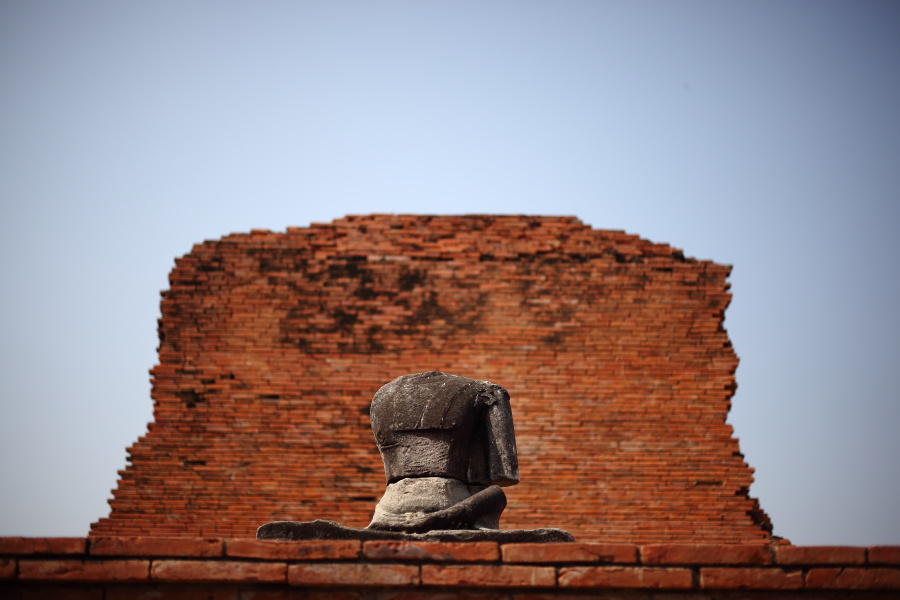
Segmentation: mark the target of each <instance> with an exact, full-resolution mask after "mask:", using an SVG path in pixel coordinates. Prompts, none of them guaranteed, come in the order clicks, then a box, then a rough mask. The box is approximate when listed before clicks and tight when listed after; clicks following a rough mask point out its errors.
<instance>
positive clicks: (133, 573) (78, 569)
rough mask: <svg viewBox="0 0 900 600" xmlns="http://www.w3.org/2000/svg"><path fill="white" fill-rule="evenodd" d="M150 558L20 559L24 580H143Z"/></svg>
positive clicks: (20, 569)
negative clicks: (86, 559) (89, 559)
mask: <svg viewBox="0 0 900 600" xmlns="http://www.w3.org/2000/svg"><path fill="white" fill-rule="evenodd" d="M149 572H150V561H149V560H91V561H84V560H20V561H19V579H20V580H23V581H72V582H76V581H77V582H85V581H143V580H146V579H147V578H148V575H149Z"/></svg>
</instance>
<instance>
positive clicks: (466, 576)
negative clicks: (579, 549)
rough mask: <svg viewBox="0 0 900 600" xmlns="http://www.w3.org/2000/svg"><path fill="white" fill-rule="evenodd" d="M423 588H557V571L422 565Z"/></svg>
mask: <svg viewBox="0 0 900 600" xmlns="http://www.w3.org/2000/svg"><path fill="white" fill-rule="evenodd" d="M422 585H436V586H463V587H465V586H470V587H510V588H515V587H555V586H556V571H555V569H554V568H553V567H531V566H524V565H428V564H426V565H422Z"/></svg>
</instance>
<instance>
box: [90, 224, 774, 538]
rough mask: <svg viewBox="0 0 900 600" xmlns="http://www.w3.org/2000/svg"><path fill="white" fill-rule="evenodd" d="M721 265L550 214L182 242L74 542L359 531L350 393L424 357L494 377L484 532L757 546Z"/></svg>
mask: <svg viewBox="0 0 900 600" xmlns="http://www.w3.org/2000/svg"><path fill="white" fill-rule="evenodd" d="M729 270H730V268H729V267H727V266H722V265H718V264H715V263H712V262H709V261H702V260H695V259H691V258H685V257H684V256H683V254H682V253H681V251H679V250H677V249H674V248H671V247H669V246H667V245H665V244H654V243H651V242H648V241H646V240H642V239H640V238H638V237H636V236H633V235H628V234H625V233H622V232H616V231H601V230H594V229H591V228H590V227H587V226H585V225H583V224H582V223H580V222H579V221H578V220H577V219H575V218H570V217H565V218H561V217H526V216H466V217H427V216H392V215H373V216H366V217H347V218H345V219H341V220H338V221H335V222H333V223H330V224H322V225H313V226H312V227H309V228H297V229H288V231H287V232H286V233H271V232H267V231H253V232H251V233H250V234H246V235H230V236H227V237H225V238H222V239H220V240H216V241H208V242H205V243H202V244H198V245H196V246H195V247H194V248H193V250H192V251H191V252H190V253H189V254H188V255H186V256H184V257H182V258H180V259H178V260H176V266H175V268H174V269H173V271H172V273H171V275H170V288H169V290H167V291H166V292H163V300H162V304H161V309H162V319H161V320H160V323H159V337H160V345H159V365H158V366H156V367H155V368H154V369H153V371H152V378H153V379H152V383H153V388H152V396H153V401H154V422H153V423H151V424H150V425H149V427H148V433H147V434H146V435H145V436H143V437H141V438H140V439H139V440H138V441H137V443H136V444H134V446H132V447H131V448H129V449H128V451H129V460H130V464H129V465H128V466H127V467H126V469H125V470H124V471H121V472H120V476H121V479H120V481H119V483H118V487H117V489H115V490H114V492H113V495H114V498H113V500H111V502H110V504H111V508H112V510H111V513H110V515H109V517H107V518H103V519H100V521H99V522H97V523H95V524H94V525H93V527H92V529H91V536H110V535H128V536H134V535H148V534H152V535H156V536H214V537H252V536H253V535H254V533H255V529H256V528H257V527H258V526H259V525H261V524H263V523H265V522H268V521H272V520H312V519H316V518H324V519H331V520H334V521H338V522H340V523H342V524H344V525H348V526H356V527H360V526H364V525H366V524H367V523H368V521H369V519H370V517H371V513H372V509H373V508H374V504H375V502H376V501H377V499H378V498H379V497H380V496H381V494H382V492H383V490H384V485H385V482H384V477H383V470H382V465H381V460H380V458H379V455H378V452H377V450H376V447H375V444H374V439H373V436H372V433H371V430H370V427H369V418H368V414H367V409H368V404H369V402H370V401H371V398H372V396H373V394H374V393H375V391H376V390H377V389H378V388H379V387H380V386H381V385H382V384H384V383H386V382H388V381H390V380H391V379H393V378H395V377H397V376H398V375H401V374H405V373H412V372H419V371H427V370H438V371H446V372H450V373H454V374H458V375H463V376H466V377H473V378H478V379H488V380H491V381H493V382H495V383H498V384H500V385H503V386H504V387H506V388H507V389H508V390H509V392H510V395H511V399H512V400H511V402H512V407H513V414H514V419H515V426H516V436H517V440H518V447H519V459H520V471H521V476H522V483H521V484H520V485H518V486H516V487H513V488H508V489H507V493H508V498H509V506H508V508H507V510H506V512H505V513H504V515H503V518H502V520H501V527H503V528H504V529H508V528H536V527H560V528H563V529H566V530H569V531H571V532H572V533H573V534H574V535H575V537H576V539H577V540H578V541H584V542H592V541H597V542H599V541H602V542H616V543H629V544H652V543H673V542H689V543H713V544H717V543H765V542H768V541H770V539H771V535H770V531H769V529H770V526H769V522H768V519H767V517H766V516H765V514H764V513H763V512H762V511H761V510H760V508H759V506H758V504H757V502H756V501H755V500H754V499H752V498H751V497H749V495H748V488H749V486H750V483H751V481H752V469H750V468H749V467H748V466H747V464H746V463H745V462H744V460H743V456H742V455H741V453H740V449H739V446H738V442H737V440H736V439H735V438H734V437H733V432H732V429H731V427H730V426H729V425H727V424H726V423H725V419H726V416H727V414H728V410H729V405H730V404H729V403H730V397H731V395H732V393H733V391H734V389H735V379H734V372H735V368H736V366H737V357H736V355H735V353H734V350H733V349H732V347H731V343H730V342H729V340H728V336H727V334H726V332H725V330H724V328H723V319H724V311H725V308H726V306H727V305H728V303H729V300H730V294H729V292H728V283H727V282H726V278H727V276H728V273H729ZM130 401H134V399H132V400H130Z"/></svg>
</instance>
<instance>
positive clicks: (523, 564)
mask: <svg viewBox="0 0 900 600" xmlns="http://www.w3.org/2000/svg"><path fill="white" fill-rule="evenodd" d="M198 584H203V585H204V586H207V587H208V586H213V587H214V588H215V589H216V590H217V592H219V593H220V595H219V596H216V597H217V598H218V597H223V598H239V597H244V596H243V595H242V594H246V593H249V592H262V591H265V592H267V594H268V593H271V594H272V596H271V597H276V598H278V597H284V598H287V597H289V596H291V597H296V593H297V590H298V589H299V588H302V589H304V590H305V592H304V596H303V597H304V598H306V597H315V594H316V593H319V592H320V593H322V594H323V595H325V596H327V595H328V594H329V593H331V594H333V593H335V592H337V591H339V590H340V592H341V594H343V595H342V597H347V598H363V597H366V598H370V597H381V596H379V594H382V595H383V594H388V593H390V594H396V593H397V592H415V593H416V596H415V597H423V598H426V597H429V595H431V594H447V593H448V590H458V591H461V590H465V591H466V593H467V597H482V596H483V597H485V598H487V597H496V593H497V592H498V591H501V590H508V591H511V592H521V593H526V592H527V593H529V596H528V597H529V598H553V597H560V596H565V595H568V596H571V595H572V594H576V593H579V592H586V591H588V590H594V591H598V593H599V592H600V591H603V590H630V591H632V592H635V591H642V592H643V593H644V594H645V596H642V598H644V597H648V598H652V597H654V594H656V593H660V594H662V593H664V592H665V593H668V594H670V595H671V594H672V593H675V594H676V595H677V594H679V593H691V594H693V595H692V596H691V597H692V598H712V597H720V596H717V595H716V594H720V593H721V592H724V591H743V592H753V593H754V594H761V596H760V597H765V596H766V595H769V594H770V593H771V594H777V595H778V597H779V598H783V597H785V594H788V595H790V596H792V595H794V594H796V595H797V596H798V597H809V595H810V594H813V593H814V595H815V596H816V597H835V598H837V597H841V596H842V595H843V596H846V594H847V592H848V591H856V592H861V591H865V595H866V597H873V598H881V597H884V598H888V597H891V596H896V594H897V592H898V591H900V547H898V546H874V547H868V548H864V547H850V546H809V547H803V546H790V545H767V544H725V545H686V544H677V545H675V544H649V545H629V544H608V543H600V542H598V543H563V544H497V543H495V542H468V543H466V542H454V543H446V542H428V543H425V542H405V541H398V542H394V541H369V542H360V541H357V540H349V541H348V540H341V541H304V542H275V541H262V540H254V539H248V538H158V537H96V538H89V539H87V538H23V537H5V538H0V595H2V596H3V597H7V595H6V594H7V593H8V592H15V591H18V592H21V594H20V595H19V596H15V595H11V596H9V597H30V596H29V594H31V595H33V594H35V593H39V592H46V591H49V590H51V589H52V590H53V591H54V594H55V595H56V596H57V597H61V598H65V597H72V598H75V597H83V593H84V592H85V591H86V590H105V591H115V592H116V594H118V595H116V594H111V595H110V594H107V595H106V596H104V597H121V598H128V597H135V598H139V597H148V598H149V597H150V596H152V595H153V594H158V593H160V592H161V591H163V592H166V591H169V592H173V593H174V592H179V593H180V591H182V590H184V589H189V587H190V586H195V588H194V589H196V586H197V585H198ZM185 586H187V587H185ZM316 590H318V592H317V591H316ZM329 590H330V592H329ZM813 591H814V592H813ZM307 592H309V594H312V596H307V595H306V593H307ZM67 594H68V596H67ZM79 594H81V595H79ZM148 594H149V595H148ZM372 594H375V596H373V595H372ZM266 597H267V598H268V597H270V596H269V595H266ZM323 597H324V596H323ZM384 597H393V596H384ZM404 597H405V596H404ZM754 597H756V596H754Z"/></svg>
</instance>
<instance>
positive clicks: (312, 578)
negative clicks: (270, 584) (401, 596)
mask: <svg viewBox="0 0 900 600" xmlns="http://www.w3.org/2000/svg"><path fill="white" fill-rule="evenodd" d="M288 583H290V584H291V585H309V586H317V585H321V586H325V585H348V586H349V585H356V586H364V587H374V586H388V585H390V586H400V585H418V584H419V567H418V566H417V565H395V564H386V563H309V564H298V565H290V566H289V567H288Z"/></svg>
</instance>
